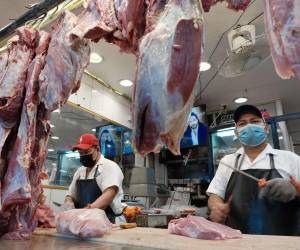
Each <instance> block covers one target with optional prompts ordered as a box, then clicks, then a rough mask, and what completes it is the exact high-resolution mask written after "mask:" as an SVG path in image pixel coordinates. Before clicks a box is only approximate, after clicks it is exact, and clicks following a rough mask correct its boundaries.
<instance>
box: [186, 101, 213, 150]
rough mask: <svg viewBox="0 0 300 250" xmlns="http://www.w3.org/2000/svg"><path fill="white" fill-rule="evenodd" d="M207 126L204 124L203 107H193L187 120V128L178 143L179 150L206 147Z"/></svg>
mask: <svg viewBox="0 0 300 250" xmlns="http://www.w3.org/2000/svg"><path fill="white" fill-rule="evenodd" d="M207 138H208V126H207V124H206V122H205V107H203V106H199V107H193V108H192V111H191V113H190V115H189V118H188V124H187V128H186V130H185V132H184V135H183V137H182V139H181V141H180V148H188V147H192V146H198V145H202V146H203V145H207Z"/></svg>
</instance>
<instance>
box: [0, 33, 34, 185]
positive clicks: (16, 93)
mask: <svg viewBox="0 0 300 250" xmlns="http://www.w3.org/2000/svg"><path fill="white" fill-rule="evenodd" d="M36 38H37V32H36V30H34V29H31V28H25V27H22V28H19V29H18V30H17V35H16V36H15V37H13V38H12V39H11V40H10V41H9V46H8V51H7V52H5V53H4V54H2V56H1V58H0V154H1V160H0V173H1V175H0V180H1V179H3V176H4V173H5V171H6V167H7V162H6V160H5V158H6V156H5V155H4V154H2V148H3V147H5V143H6V142H7V140H6V139H7V137H8V136H9V134H10V132H11V129H12V128H13V127H15V126H17V125H18V123H19V121H20V114H21V110H22V104H23V100H24V85H25V81H26V73H27V69H28V66H29V64H30V62H31V60H32V58H33V56H34V49H35V40H36ZM15 131H17V130H15ZM13 138H15V135H11V138H10V141H9V142H8V143H12V141H11V140H12V139H13ZM6 148H7V147H6ZM5 153H6V154H7V153H9V152H8V150H7V149H6V150H5Z"/></svg>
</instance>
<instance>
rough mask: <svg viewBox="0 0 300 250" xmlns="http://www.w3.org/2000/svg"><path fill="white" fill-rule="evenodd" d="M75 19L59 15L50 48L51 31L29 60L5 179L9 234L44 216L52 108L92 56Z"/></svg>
mask: <svg viewBox="0 0 300 250" xmlns="http://www.w3.org/2000/svg"><path fill="white" fill-rule="evenodd" d="M75 21H76V17H75V16H74V15H73V14H71V13H70V12H65V13H63V14H62V15H61V16H60V17H59V19H58V22H57V23H56V24H55V27H54V29H53V34H52V36H53V39H52V40H51V43H50V45H49V48H48V44H49V41H50V39H49V36H46V33H41V38H40V40H39V41H40V43H39V46H38V47H37V49H36V57H35V59H34V60H33V62H32V64H31V65H30V66H29V70H28V75H27V84H26V98H25V101H24V105H23V112H22V116H21V123H20V126H19V129H18V136H17V139H16V142H15V143H14V144H13V147H12V150H11V155H12V156H13V157H11V159H10V161H9V167H8V170H7V172H6V174H5V177H4V182H3V196H2V198H3V204H2V206H3V207H2V209H3V212H5V211H9V212H10V213H11V216H10V220H9V224H8V226H7V228H6V230H2V233H3V232H4V233H5V232H6V234H5V235H4V236H3V238H6V239H23V238H28V237H29V236H30V234H31V232H32V231H33V230H34V228H35V227H36V226H37V223H38V218H39V217H40V216H39V215H40V214H39V212H40V211H41V210H40V205H41V204H43V198H44V196H43V190H42V187H41V179H42V178H43V177H44V174H43V172H42V169H43V165H44V162H45V159H46V153H47V142H48V138H49V133H50V114H51V111H53V110H55V109H56V108H58V107H60V106H61V105H62V104H64V103H65V102H66V101H67V99H68V98H69V95H70V94H71V93H72V92H74V91H76V90H77V89H78V88H79V86H80V79H81V77H82V74H83V70H84V67H86V66H87V64H88V61H89V52H90V48H89V45H88V43H87V41H86V40H81V39H76V40H72V41H71V40H70V39H69V38H70V35H69V34H68V33H69V31H70V30H71V29H72V28H73V27H74V23H75ZM43 34H44V35H45V36H43ZM46 52H47V56H46ZM36 213H38V214H36ZM0 226H1V225H0Z"/></svg>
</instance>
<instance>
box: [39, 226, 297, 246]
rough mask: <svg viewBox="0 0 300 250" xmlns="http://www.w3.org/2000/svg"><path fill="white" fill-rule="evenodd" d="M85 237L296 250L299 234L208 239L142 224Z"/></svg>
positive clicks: (53, 233) (154, 243)
mask: <svg viewBox="0 0 300 250" xmlns="http://www.w3.org/2000/svg"><path fill="white" fill-rule="evenodd" d="M34 234H35V235H43V236H51V237H60V238H68V239H77V240H78V239H80V238H78V237H76V236H73V235H65V234H60V233H57V232H56V230H55V229H37V230H35V232H34ZM88 240H90V241H94V242H105V243H115V244H124V245H131V246H141V247H151V248H156V249H169V250H179V249H180V250H186V249H193V250H194V249H205V250H229V249H230V250H237V249H239V250H240V249H243V250H250V249H251V250H254V249H255V250H268V249H270V250H300V237H287V236H263V235H243V239H234V240H220V241H210V240H199V239H192V238H188V237H184V236H179V235H171V234H169V233H168V231H167V230H166V229H156V228H144V227H137V228H132V229H123V230H122V229H113V230H112V232H111V233H110V234H108V235H105V236H104V237H102V238H90V239H88Z"/></svg>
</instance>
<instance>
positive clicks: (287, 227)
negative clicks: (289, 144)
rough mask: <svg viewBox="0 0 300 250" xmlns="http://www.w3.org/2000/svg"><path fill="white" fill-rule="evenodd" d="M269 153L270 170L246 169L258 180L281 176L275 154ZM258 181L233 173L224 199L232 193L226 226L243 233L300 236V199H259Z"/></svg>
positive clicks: (238, 165)
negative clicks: (282, 200)
mask: <svg viewBox="0 0 300 250" xmlns="http://www.w3.org/2000/svg"><path fill="white" fill-rule="evenodd" d="M240 156H241V155H240V154H239V155H237V158H236V161H235V168H238V169H240V167H241V165H242V163H243V160H244V156H243V157H242V159H241V162H240V164H238V162H239V159H240ZM269 156H270V165H271V169H247V170H244V172H246V173H248V174H251V175H253V176H255V177H257V178H259V179H261V178H265V179H266V180H270V179H273V178H282V176H281V175H280V173H279V172H278V171H277V169H276V168H275V164H274V156H273V154H269ZM258 193H259V187H258V184H257V182H256V181H253V180H252V179H250V178H248V177H246V176H244V175H241V174H239V173H236V172H233V173H232V174H231V177H230V179H229V182H228V185H227V188H226V193H225V201H228V199H229V197H230V196H232V202H231V206H230V207H231V209H230V213H229V216H228V218H227V220H226V223H225V224H226V225H227V226H229V227H232V228H235V229H239V230H241V232H242V233H244V234H269V235H300V211H299V210H300V209H299V208H300V206H299V201H298V200H297V199H295V200H293V201H290V202H287V203H283V202H277V201H269V200H268V199H267V198H263V199H260V198H258Z"/></svg>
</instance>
